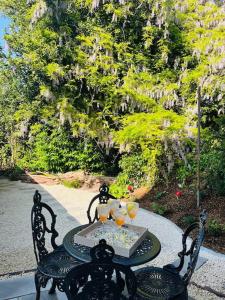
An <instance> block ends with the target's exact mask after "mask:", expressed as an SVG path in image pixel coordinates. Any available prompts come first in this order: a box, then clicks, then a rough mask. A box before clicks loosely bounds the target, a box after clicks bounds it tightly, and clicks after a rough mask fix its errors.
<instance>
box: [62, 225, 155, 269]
mask: <svg viewBox="0 0 225 300" xmlns="http://www.w3.org/2000/svg"><path fill="white" fill-rule="evenodd" d="M89 225H90V224H86V225H81V226H78V227H76V228H74V229H72V230H70V231H69V232H68V233H67V234H66V235H65V237H64V239H63V245H64V247H65V249H66V251H67V252H68V253H69V254H70V255H71V256H72V257H74V258H77V259H79V260H81V261H83V262H90V261H91V257H90V249H91V248H90V247H87V246H83V245H79V244H77V243H75V242H74V235H75V234H76V233H78V232H79V231H80V230H82V229H84V228H85V227H87V226H89ZM160 250H161V244H160V241H159V240H158V239H157V237H156V236H155V235H154V234H153V233H151V232H149V231H148V232H147V234H146V237H145V239H144V240H143V241H142V242H141V244H140V245H139V246H138V247H137V249H136V250H135V252H134V253H133V254H132V255H131V257H129V258H128V257H123V256H120V255H115V256H114V259H113V262H115V263H119V264H121V265H124V266H129V267H133V266H138V265H142V264H144V263H146V262H149V261H151V260H153V259H154V258H155V257H156V256H158V254H159V253H160Z"/></svg>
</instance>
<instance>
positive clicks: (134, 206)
mask: <svg viewBox="0 0 225 300" xmlns="http://www.w3.org/2000/svg"><path fill="white" fill-rule="evenodd" d="M126 207H127V213H128V216H129V217H130V220H131V223H132V221H133V219H134V218H135V217H136V215H137V212H138V209H139V204H138V203H136V202H128V203H127V204H126Z"/></svg>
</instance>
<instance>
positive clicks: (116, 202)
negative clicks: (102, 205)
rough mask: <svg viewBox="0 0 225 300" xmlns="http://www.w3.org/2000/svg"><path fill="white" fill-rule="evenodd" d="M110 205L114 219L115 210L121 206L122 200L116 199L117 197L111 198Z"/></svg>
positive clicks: (110, 212)
mask: <svg viewBox="0 0 225 300" xmlns="http://www.w3.org/2000/svg"><path fill="white" fill-rule="evenodd" d="M108 205H109V209H110V210H109V214H110V215H111V216H112V218H113V219H114V218H115V217H114V213H115V210H116V209H118V208H119V207H120V201H119V200H116V199H109V200H108Z"/></svg>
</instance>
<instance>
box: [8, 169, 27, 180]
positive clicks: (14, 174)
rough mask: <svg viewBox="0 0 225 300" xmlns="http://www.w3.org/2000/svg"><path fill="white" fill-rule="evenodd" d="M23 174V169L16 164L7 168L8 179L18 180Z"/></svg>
mask: <svg viewBox="0 0 225 300" xmlns="http://www.w3.org/2000/svg"><path fill="white" fill-rule="evenodd" d="M23 174H24V171H23V170H22V169H21V168H19V167H18V166H15V167H14V168H13V169H11V170H8V171H7V173H6V175H7V176H8V177H9V179H10V180H12V181H14V180H19V179H20V176H21V175H23Z"/></svg>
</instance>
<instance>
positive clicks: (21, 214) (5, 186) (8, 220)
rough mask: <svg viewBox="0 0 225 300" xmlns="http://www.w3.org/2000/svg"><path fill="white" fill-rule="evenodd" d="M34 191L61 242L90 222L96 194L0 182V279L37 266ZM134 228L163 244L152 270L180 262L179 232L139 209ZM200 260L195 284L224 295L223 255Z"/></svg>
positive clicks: (199, 295)
mask: <svg viewBox="0 0 225 300" xmlns="http://www.w3.org/2000/svg"><path fill="white" fill-rule="evenodd" d="M36 189H38V190H39V191H40V193H41V194H42V196H43V201H45V202H46V203H48V204H50V205H51V207H52V208H53V210H54V211H55V213H56V214H57V216H58V217H57V222H56V225H57V226H56V228H57V230H58V231H59V234H60V235H59V236H60V238H59V240H58V242H59V243H60V242H61V240H62V238H63V237H64V235H65V233H66V232H68V231H69V230H70V229H71V228H73V227H75V226H77V225H78V224H85V223H87V217H86V210H87V207H88V204H89V202H90V199H91V198H92V197H93V196H94V195H95V194H96V193H93V192H90V191H87V190H82V189H77V190H74V189H68V188H66V187H64V186H62V185H36V184H27V183H21V182H19V181H16V182H12V181H8V180H7V179H0V228H1V229H0V241H1V242H0V257H1V258H0V274H3V273H8V272H15V271H21V270H26V269H31V268H33V267H35V260H34V254H33V245H32V238H31V227H30V210H31V207H32V204H33V202H32V197H33V194H34V192H35V190H36ZM134 224H137V225H140V226H145V227H147V228H148V229H149V230H150V231H151V232H153V233H154V234H155V235H156V236H157V237H158V238H159V240H160V241H161V244H162V250H161V253H160V255H159V256H158V257H157V258H156V259H155V260H154V261H153V262H151V264H152V265H157V266H163V265H165V264H167V263H168V262H172V261H174V260H176V259H177V253H178V251H180V249H181V234H182V231H181V229H180V228H178V227H177V226H176V225H175V224H173V223H172V222H171V221H169V220H167V219H165V218H163V217H160V216H158V215H156V214H153V213H150V212H148V211H146V210H143V209H140V211H139V214H138V216H137V218H136V219H135V222H134ZM201 257H203V258H205V259H207V262H206V263H205V264H204V265H203V266H202V267H201V268H200V269H198V270H197V271H196V272H195V274H194V276H193V278H192V280H193V281H194V282H196V283H198V284H200V285H202V286H210V287H211V288H213V289H215V290H217V291H220V292H222V293H225V256H222V255H217V254H216V253H215V252H213V251H207V250H206V249H202V251H201ZM189 293H190V295H191V296H192V297H193V299H199V300H200V299H204V300H205V299H219V298H218V297H216V296H215V295H214V294H212V293H208V292H205V291H202V290H201V289H198V288H196V287H194V286H193V285H190V289H189ZM0 299H1V291H0Z"/></svg>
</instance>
